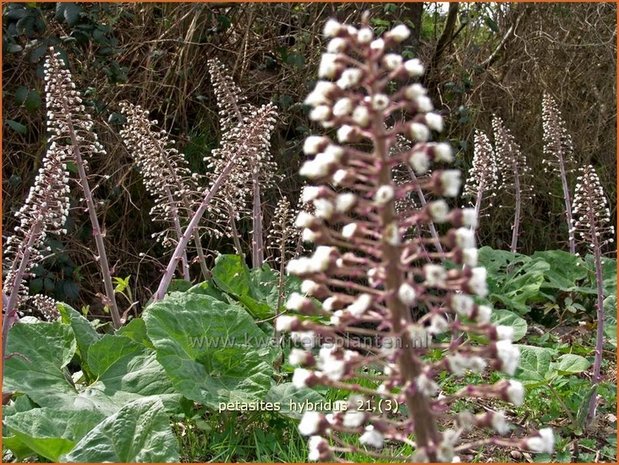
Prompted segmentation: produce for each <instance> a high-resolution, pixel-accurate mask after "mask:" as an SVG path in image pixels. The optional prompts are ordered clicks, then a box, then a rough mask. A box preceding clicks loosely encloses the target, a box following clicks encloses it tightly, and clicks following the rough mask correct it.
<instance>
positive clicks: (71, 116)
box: [44, 49, 122, 328]
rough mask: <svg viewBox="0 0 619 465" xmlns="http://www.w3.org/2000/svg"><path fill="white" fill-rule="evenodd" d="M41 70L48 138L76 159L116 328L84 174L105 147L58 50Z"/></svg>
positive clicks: (102, 246)
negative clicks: (94, 128)
mask: <svg viewBox="0 0 619 465" xmlns="http://www.w3.org/2000/svg"><path fill="white" fill-rule="evenodd" d="M44 70H45V95H46V99H47V132H48V134H49V142H50V144H52V145H55V146H56V147H58V149H59V150H62V151H64V152H66V154H67V157H69V158H70V159H71V160H72V161H73V162H74V163H75V166H76V168H77V171H78V175H79V184H80V187H81V188H82V191H83V192H84V199H85V200H86V207H87V211H88V216H89V217H90V223H91V226H92V235H93V237H94V240H95V245H96V247H97V255H96V257H95V258H96V260H97V262H98V263H99V266H100V267H101V275H102V278H103V285H104V288H105V296H106V302H105V304H106V306H108V307H109V309H110V313H111V315H112V324H113V325H114V327H115V328H119V327H120V326H121V324H122V321H121V318H120V312H119V311H118V305H117V304H116V297H115V295H114V286H113V285H112V275H111V273H110V267H109V263H108V259H107V252H106V250H105V244H104V242H103V234H102V231H101V226H100V225H99V219H98V218H97V211H96V207H95V201H94V198H93V196H92V190H91V189H90V184H89V181H88V174H87V171H88V158H89V157H91V156H92V155H95V154H98V155H105V150H104V149H103V146H102V145H101V144H100V143H99V141H98V139H97V135H96V134H95V133H94V131H93V122H92V118H91V116H90V114H89V113H88V112H87V111H86V107H85V106H84V104H83V102H82V97H81V95H80V93H79V91H77V90H76V88H75V83H74V82H73V78H72V77H71V72H70V71H69V70H68V69H66V68H65V66H64V64H63V63H62V62H61V59H60V54H58V53H55V52H54V51H53V49H50V53H49V56H48V57H47V60H46V62H45V67H44Z"/></svg>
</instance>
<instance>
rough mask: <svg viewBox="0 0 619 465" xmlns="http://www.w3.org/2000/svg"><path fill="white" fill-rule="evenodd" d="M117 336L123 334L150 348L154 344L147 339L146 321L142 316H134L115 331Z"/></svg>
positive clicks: (152, 347)
mask: <svg viewBox="0 0 619 465" xmlns="http://www.w3.org/2000/svg"><path fill="white" fill-rule="evenodd" d="M116 334H117V335H118V336H125V337H128V338H129V339H131V340H133V341H135V342H138V343H140V344H142V345H143V346H144V347H148V348H150V349H154V348H155V346H154V345H153V343H152V342H151V340H150V339H148V335H147V334H146V323H144V320H143V319H142V318H134V319H133V320H131V321H130V322H129V323H127V324H126V325H125V326H123V327H121V328H120V329H119V330H118V331H116Z"/></svg>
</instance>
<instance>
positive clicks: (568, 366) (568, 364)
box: [552, 354, 591, 375]
mask: <svg viewBox="0 0 619 465" xmlns="http://www.w3.org/2000/svg"><path fill="white" fill-rule="evenodd" d="M590 366H591V362H589V360H587V359H586V358H585V357H582V356H581V355H575V354H563V355H561V356H560V357H559V358H558V359H557V361H556V362H555V363H553V364H552V368H553V369H555V370H557V371H558V372H559V374H570V375H573V374H576V373H582V372H583V371H585V370H586V369H587V368H589V367H590Z"/></svg>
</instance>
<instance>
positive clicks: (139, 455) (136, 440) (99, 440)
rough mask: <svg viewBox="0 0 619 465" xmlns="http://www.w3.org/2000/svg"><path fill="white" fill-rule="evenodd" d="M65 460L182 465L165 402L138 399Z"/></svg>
mask: <svg viewBox="0 0 619 465" xmlns="http://www.w3.org/2000/svg"><path fill="white" fill-rule="evenodd" d="M62 460H63V461H66V462H116V463H118V462H126V463H127V462H159V463H162V462H178V461H179V454H178V443H177V441H176V437H175V436H174V434H173V433H172V430H171V428H170V420H169V418H168V416H167V415H166V414H165V411H164V407H163V404H162V403H161V401H160V400H157V399H152V398H145V399H138V400H135V401H133V402H131V403H129V404H127V405H125V406H124V407H123V408H122V409H120V410H119V411H118V412H117V413H116V414H114V415H112V416H110V417H108V418H106V419H105V420H103V421H102V422H101V423H99V424H98V425H97V426H96V427H95V428H94V429H92V430H91V431H90V432H89V433H88V434H87V435H86V436H84V437H83V438H82V439H81V440H80V441H79V442H78V443H77V445H76V446H75V448H74V449H73V450H72V451H71V452H69V453H68V454H67V455H65V456H64V457H63V458H62Z"/></svg>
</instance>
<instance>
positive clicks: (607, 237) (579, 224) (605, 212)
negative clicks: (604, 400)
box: [572, 165, 615, 421]
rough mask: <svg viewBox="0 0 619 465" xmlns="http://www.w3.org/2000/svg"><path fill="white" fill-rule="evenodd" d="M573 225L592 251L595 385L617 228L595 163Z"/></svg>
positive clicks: (580, 185)
mask: <svg viewBox="0 0 619 465" xmlns="http://www.w3.org/2000/svg"><path fill="white" fill-rule="evenodd" d="M573 214H574V228H573V231H572V232H573V233H574V234H575V237H577V238H578V240H579V242H581V243H582V245H583V246H584V247H585V248H586V249H587V250H588V251H589V252H591V253H592V254H593V262H594V266H595V281H596V287H597V302H596V307H597V318H596V319H597V332H596V343H595V360H594V362H593V379H592V382H593V385H594V386H597V385H598V384H599V382H600V380H601V373H600V369H601V367H602V350H603V348H604V318H605V315H604V288H603V285H602V283H603V278H604V277H603V275H602V251H603V248H604V246H606V245H607V244H611V243H612V242H613V241H614V234H615V230H614V228H613V226H612V223H611V219H610V209H609V208H608V201H607V200H606V196H605V195H604V189H603V188H602V185H601V184H600V179H599V178H598V175H597V173H596V172H595V169H594V168H593V166H591V165H588V166H586V167H585V168H583V169H582V171H581V174H580V176H578V178H577V181H576V189H575V192H574V210H573ZM596 403H597V396H596V394H595V392H594V393H593V395H592V396H591V400H590V404H589V415H588V420H589V421H591V420H593V418H594V417H595V409H596Z"/></svg>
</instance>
